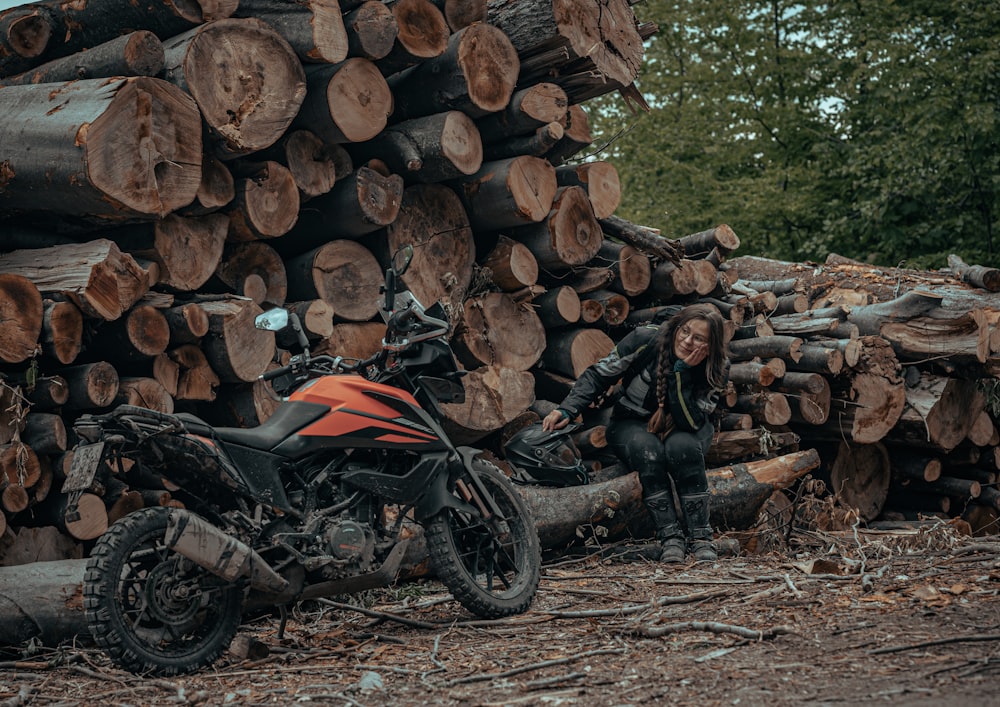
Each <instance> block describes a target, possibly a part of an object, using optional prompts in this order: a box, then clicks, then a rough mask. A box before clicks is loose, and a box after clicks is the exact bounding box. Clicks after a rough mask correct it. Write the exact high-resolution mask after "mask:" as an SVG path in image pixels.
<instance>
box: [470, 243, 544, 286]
mask: <svg viewBox="0 0 1000 707" xmlns="http://www.w3.org/2000/svg"><path fill="white" fill-rule="evenodd" d="M483 267H484V268H489V271H490V279H491V280H492V281H493V283H494V284H495V285H496V286H497V287H499V288H500V289H501V290H504V291H505V292H510V291H512V290H520V289H521V288H524V287H530V286H531V285H534V284H535V283H536V282H538V261H537V260H535V256H534V255H532V254H531V251H530V250H528V247H527V246H526V245H524V244H523V243H518V242H517V241H515V240H512V239H510V238H508V237H507V236H500V238H499V239H498V241H497V244H496V246H495V247H494V248H493V249H492V250H491V251H490V252H489V254H488V255H487V256H486V258H485V259H484V260H483ZM536 302H537V299H536Z"/></svg>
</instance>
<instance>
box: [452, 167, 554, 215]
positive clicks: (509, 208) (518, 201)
mask: <svg viewBox="0 0 1000 707" xmlns="http://www.w3.org/2000/svg"><path fill="white" fill-rule="evenodd" d="M557 188H558V185H557V184H556V172H555V169H554V168H553V167H552V165H551V164H549V163H548V162H546V161H545V160H543V159H541V158H538V157H531V156H529V155H522V156H520V157H513V158H511V159H506V160H500V161H497V162H487V163H485V164H483V165H482V167H481V168H480V169H479V171H478V172H476V173H475V174H474V175H472V176H470V177H467V178H465V179H462V180H460V184H459V185H458V187H457V189H456V191H458V194H459V196H460V197H461V198H462V201H463V203H464V204H465V208H466V210H467V211H468V213H469V221H470V222H471V223H472V226H473V227H474V228H476V229H482V230H497V229H502V228H511V227H514V226H521V225H524V224H528V223H536V222H538V221H541V220H542V219H544V218H545V217H546V216H548V214H549V212H550V211H551V210H552V202H553V200H554V199H555V196H556V190H557Z"/></svg>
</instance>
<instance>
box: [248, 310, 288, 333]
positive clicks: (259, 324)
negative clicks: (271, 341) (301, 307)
mask: <svg viewBox="0 0 1000 707" xmlns="http://www.w3.org/2000/svg"><path fill="white" fill-rule="evenodd" d="M253 325H254V327H256V328H257V329H265V330H267V331H281V330H282V329H284V328H285V327H287V326H288V311H287V310H284V309H281V308H276V309H269V310H267V311H266V312H262V313H261V314H258V315H257V316H256V318H255V319H254V320H253Z"/></svg>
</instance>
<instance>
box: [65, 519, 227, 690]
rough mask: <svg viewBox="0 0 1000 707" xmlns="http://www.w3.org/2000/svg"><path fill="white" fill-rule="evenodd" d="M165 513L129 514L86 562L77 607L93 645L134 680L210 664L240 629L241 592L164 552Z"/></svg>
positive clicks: (93, 551) (194, 668)
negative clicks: (80, 608)
mask: <svg viewBox="0 0 1000 707" xmlns="http://www.w3.org/2000/svg"><path fill="white" fill-rule="evenodd" d="M168 515H169V509H167V508H144V509H141V510H138V511H136V512H134V513H130V514H128V515H127V516H125V517H124V518H122V519H121V520H119V521H118V522H117V523H115V524H114V525H113V526H111V528H109V529H108V531H107V532H106V533H104V535H102V536H101V537H100V538H99V539H98V541H97V544H96V545H95V546H94V549H93V550H92V551H91V555H90V560H89V561H88V562H87V571H86V575H85V576H84V581H83V606H84V610H85V615H86V618H87V624H88V626H89V627H90V632H91V634H92V635H93V637H94V641H95V642H96V643H97V645H98V647H100V648H101V649H103V650H104V651H105V652H106V653H107V654H108V656H109V657H110V658H111V660H112V661H113V662H114V663H115V664H116V665H118V666H119V667H121V668H124V669H125V670H129V671H131V672H133V673H142V674H153V675H164V676H170V675H178V674H181V673H189V672H191V671H194V670H197V669H199V668H203V667H205V666H207V665H210V664H211V663H213V662H214V661H215V660H216V659H217V658H218V657H219V656H221V655H222V652H223V651H224V650H226V648H227V647H228V646H229V643H230V641H232V639H233V636H235V635H236V631H237V629H238V628H239V624H240V609H241V603H242V592H241V590H240V588H239V587H238V586H237V585H235V584H233V583H231V582H227V581H225V580H223V579H221V578H219V577H216V576H215V575H213V574H211V573H209V572H208V571H207V570H205V569H202V568H201V567H199V566H198V565H195V564H194V563H193V562H191V561H190V560H188V559H186V558H184V557H182V556H181V555H179V554H177V553H176V552H174V551H172V550H170V549H169V548H168V547H166V545H165V544H164V534H165V532H166V529H167V519H168Z"/></svg>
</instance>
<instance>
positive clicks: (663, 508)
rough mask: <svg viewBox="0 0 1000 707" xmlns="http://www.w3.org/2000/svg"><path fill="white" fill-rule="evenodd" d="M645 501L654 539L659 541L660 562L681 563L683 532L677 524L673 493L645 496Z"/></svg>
mask: <svg viewBox="0 0 1000 707" xmlns="http://www.w3.org/2000/svg"><path fill="white" fill-rule="evenodd" d="M645 501H646V508H648V509H649V514H650V515H651V516H652V517H653V523H654V524H655V525H656V539H657V540H659V541H660V562H683V561H684V531H683V530H681V526H680V523H678V522H677V507H676V506H675V505H674V494H673V491H670V490H669V489H668V490H666V491H657V492H656V493H653V494H651V495H649V496H646V498H645Z"/></svg>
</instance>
